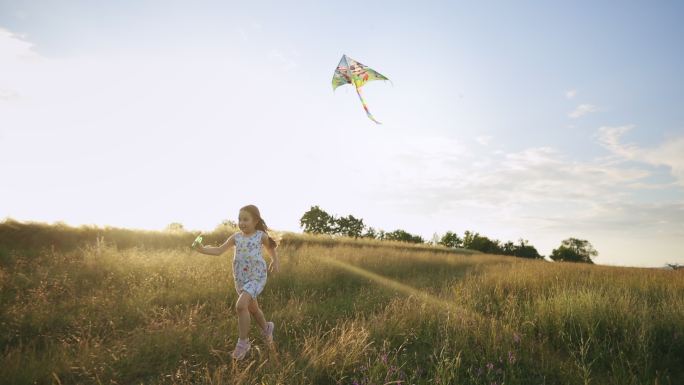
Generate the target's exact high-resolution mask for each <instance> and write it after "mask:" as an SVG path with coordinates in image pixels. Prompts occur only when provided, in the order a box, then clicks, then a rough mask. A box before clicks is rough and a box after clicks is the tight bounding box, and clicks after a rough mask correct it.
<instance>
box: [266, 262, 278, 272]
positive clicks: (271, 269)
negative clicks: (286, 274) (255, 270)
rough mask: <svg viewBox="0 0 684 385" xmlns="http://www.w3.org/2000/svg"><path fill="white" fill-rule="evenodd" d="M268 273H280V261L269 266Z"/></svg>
mask: <svg viewBox="0 0 684 385" xmlns="http://www.w3.org/2000/svg"><path fill="white" fill-rule="evenodd" d="M268 271H270V272H274V271H275V272H276V273H278V272H280V262H279V261H278V260H275V261H271V264H270V265H269V266H268Z"/></svg>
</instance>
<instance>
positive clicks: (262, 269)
mask: <svg viewBox="0 0 684 385" xmlns="http://www.w3.org/2000/svg"><path fill="white" fill-rule="evenodd" d="M263 233H264V232H263V231H261V230H257V231H255V232H254V234H252V235H250V236H248V237H246V236H245V235H244V234H243V233H242V232H237V233H235V254H234V255H233V280H234V281H235V290H236V291H237V293H238V295H240V293H241V292H242V291H243V290H244V291H246V292H247V293H249V295H251V296H252V298H256V297H257V296H258V295H259V294H260V293H261V291H262V290H264V286H266V276H267V274H266V272H267V268H266V267H267V265H266V260H264V257H263V255H262V253H261V250H262V247H261V246H262V244H261V237H262V234H263Z"/></svg>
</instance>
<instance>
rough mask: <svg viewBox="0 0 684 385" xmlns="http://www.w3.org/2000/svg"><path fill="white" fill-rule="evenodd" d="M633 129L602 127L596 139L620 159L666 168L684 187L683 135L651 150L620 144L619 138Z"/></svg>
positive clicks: (632, 126)
mask: <svg viewBox="0 0 684 385" xmlns="http://www.w3.org/2000/svg"><path fill="white" fill-rule="evenodd" d="M633 128H634V125H626V126H618V127H610V126H603V127H601V128H599V134H598V138H599V141H600V143H601V144H602V145H603V146H604V147H605V148H606V149H608V150H610V151H611V152H612V153H613V154H614V155H616V156H618V157H620V158H622V159H626V160H632V161H637V162H643V163H647V164H650V165H653V166H665V167H668V168H669V169H670V171H671V173H672V176H673V177H674V178H675V179H676V180H677V181H678V183H679V184H680V185H682V186H684V135H682V136H679V137H673V138H669V139H668V140H665V141H664V142H663V143H661V144H660V145H658V146H656V147H651V148H644V147H640V146H638V145H636V144H631V143H626V144H625V143H622V142H621V140H620V139H621V137H622V136H623V135H624V134H625V133H626V132H628V131H629V130H631V129H633Z"/></svg>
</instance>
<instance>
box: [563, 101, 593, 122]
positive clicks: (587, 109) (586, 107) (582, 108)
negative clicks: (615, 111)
mask: <svg viewBox="0 0 684 385" xmlns="http://www.w3.org/2000/svg"><path fill="white" fill-rule="evenodd" d="M596 111H598V108H596V106H594V105H592V104H580V105H579V106H577V107H576V108H575V109H574V110H573V111H571V112H570V113H568V116H569V117H571V118H573V119H576V118H579V117H581V116H584V115H586V114H589V113H591V112H596Z"/></svg>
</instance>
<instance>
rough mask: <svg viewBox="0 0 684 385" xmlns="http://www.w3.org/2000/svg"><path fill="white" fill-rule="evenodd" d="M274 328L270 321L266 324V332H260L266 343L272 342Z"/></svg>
mask: <svg viewBox="0 0 684 385" xmlns="http://www.w3.org/2000/svg"><path fill="white" fill-rule="evenodd" d="M274 328H275V324H274V323H273V322H271V321H268V322H266V330H262V331H261V335H262V336H264V338H266V341H267V342H268V343H272V342H273V329H274Z"/></svg>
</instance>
